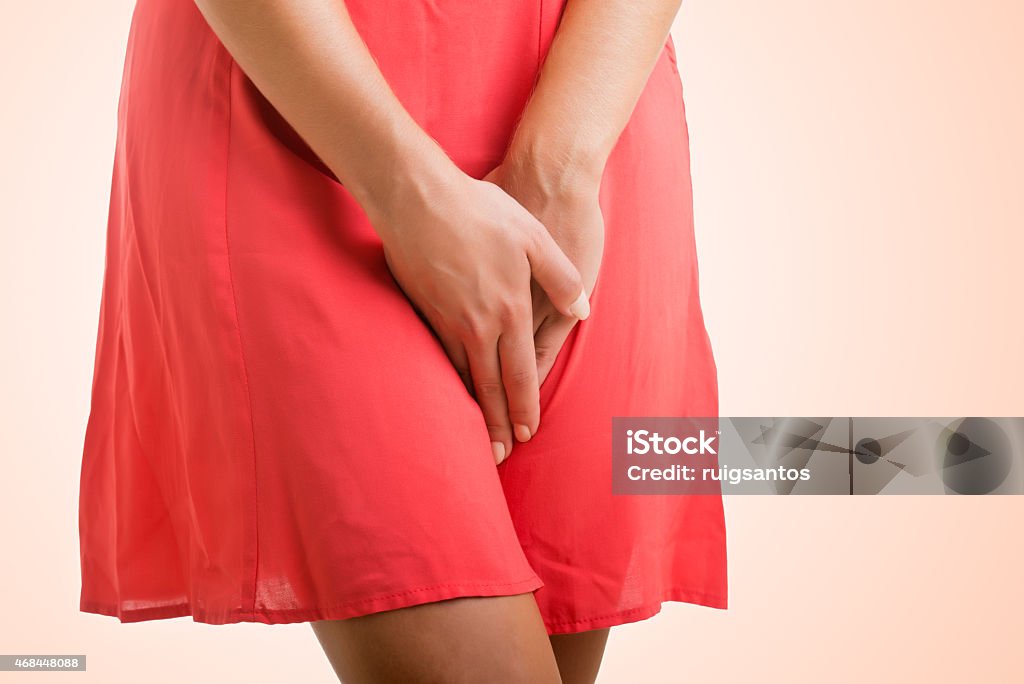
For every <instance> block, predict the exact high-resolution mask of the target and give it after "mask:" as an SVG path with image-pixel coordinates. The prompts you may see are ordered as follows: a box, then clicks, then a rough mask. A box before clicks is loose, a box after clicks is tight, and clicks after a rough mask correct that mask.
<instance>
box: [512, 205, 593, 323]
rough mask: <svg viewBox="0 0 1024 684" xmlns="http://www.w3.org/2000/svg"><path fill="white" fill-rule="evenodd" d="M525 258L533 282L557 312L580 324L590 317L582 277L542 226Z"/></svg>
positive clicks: (539, 227) (588, 303)
mask: <svg viewBox="0 0 1024 684" xmlns="http://www.w3.org/2000/svg"><path fill="white" fill-rule="evenodd" d="M526 256H527V258H528V259H529V260H530V270H531V271H532V272H533V278H534V279H535V280H536V281H537V284H538V285H540V287H541V289H543V290H544V292H545V293H546V294H547V296H548V298H549V299H550V300H551V303H552V304H554V306H555V308H556V309H558V311H559V312H561V313H562V314H563V315H565V316H569V317H570V318H578V319H580V320H584V319H585V318H586V317H587V316H589V315H590V300H589V299H588V297H587V292H586V289H585V288H584V287H583V277H582V276H581V275H580V272H579V271H578V270H577V269H576V267H575V266H574V265H573V263H572V261H570V260H569V257H567V256H566V255H565V252H563V251H562V249H561V248H560V247H559V246H558V243H556V242H555V240H554V238H552V237H551V234H550V233H548V231H547V229H546V228H544V226H543V225H540V226H538V229H537V239H536V240H534V241H533V244H532V246H531V247H530V250H529V251H528V252H527V255H526Z"/></svg>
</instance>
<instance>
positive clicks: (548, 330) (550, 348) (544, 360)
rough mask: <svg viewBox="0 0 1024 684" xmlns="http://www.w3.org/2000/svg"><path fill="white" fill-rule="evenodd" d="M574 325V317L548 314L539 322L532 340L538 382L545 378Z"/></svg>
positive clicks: (540, 382)
mask: <svg viewBox="0 0 1024 684" xmlns="http://www.w3.org/2000/svg"><path fill="white" fill-rule="evenodd" d="M575 325H576V321H575V320H574V319H572V318H566V317H565V316H549V317H547V318H545V319H544V321H543V322H542V323H541V325H540V328H539V329H538V330H537V334H536V335H535V336H534V341H533V344H534V355H535V358H536V364H537V380H538V383H539V384H543V383H544V381H545V380H546V379H547V377H548V373H550V372H551V369H552V368H553V367H554V365H555V359H557V358H558V352H559V351H561V350H562V346H563V345H564V344H565V341H566V340H567V339H568V338H569V333H571V332H572V329H573V326H575Z"/></svg>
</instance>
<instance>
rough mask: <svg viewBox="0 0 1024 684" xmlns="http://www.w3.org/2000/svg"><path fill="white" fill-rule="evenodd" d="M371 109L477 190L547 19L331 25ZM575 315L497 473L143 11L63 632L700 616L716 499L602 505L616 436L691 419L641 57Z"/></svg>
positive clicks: (712, 567)
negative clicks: (417, 616)
mask: <svg viewBox="0 0 1024 684" xmlns="http://www.w3.org/2000/svg"><path fill="white" fill-rule="evenodd" d="M347 4H348V6H349V8H350V12H351V14H352V17H353V21H354V22H355V23H356V26H357V28H358V29H359V31H360V32H361V34H362V35H363V37H364V39H365V40H366V42H367V44H368V46H369V49H370V51H371V52H372V53H373V55H374V56H375V58H376V59H377V62H378V64H379V66H380V68H381V70H382V71H383V73H384V75H385V77H386V78H387V80H388V82H389V83H390V84H391V86H392V88H393V89H394V91H395V93H396V95H397V96H398V98H399V99H400V100H401V102H402V103H403V104H404V105H405V107H406V108H407V109H408V110H409V111H410V113H411V114H412V116H413V117H414V118H415V119H416V121H417V122H418V123H419V124H420V125H421V126H422V127H423V128H424V129H425V130H426V131H427V132H428V133H429V134H430V135H432V136H433V137H434V138H435V139H436V140H437V141H438V142H439V143H440V144H441V145H442V147H443V148H444V149H445V150H446V151H447V152H448V154H449V155H450V156H451V158H452V159H453V161H454V162H455V163H456V164H457V165H458V166H459V167H460V168H462V169H463V170H464V171H465V172H466V173H468V174H471V175H473V176H474V177H477V178H482V177H483V176H484V175H485V174H486V173H487V172H488V171H490V170H491V169H492V168H493V167H494V166H495V165H497V164H498V163H499V162H500V160H501V157H502V152H503V151H504V149H505V145H506V143H507V142H508V139H509V136H510V134H511V133H512V131H513V128H514V125H515V123H516V118H517V116H518V115H519V113H520V112H521V111H522V108H523V106H524V104H525V103H526V101H527V98H528V96H529V93H530V89H531V87H532V85H533V82H534V78H535V76H536V74H537V70H538V68H539V66H540V63H541V60H542V58H543V56H544V54H545V52H546V50H547V49H548V46H549V45H550V42H551V40H552V37H553V36H554V32H555V30H556V27H557V24H558V21H559V18H560V15H561V11H562V8H563V5H564V2H560V1H556V0H548V1H546V2H545V1H543V0H526V1H523V0H496V1H493V2H475V1H471V0H448V1H447V2H416V1H414V0H403V1H402V2H398V1H383V0H349V1H348V3H347ZM601 206H602V209H603V212H604V216H605V220H606V248H605V256H604V262H603V265H602V268H601V273H600V276H599V279H598V284H597V286H596V288H595V290H594V292H593V293H592V298H591V307H592V313H591V316H590V318H589V319H588V320H586V321H583V322H581V323H580V324H579V325H577V327H576V328H575V329H574V331H573V333H572V334H571V335H570V337H569V339H568V341H567V342H566V344H565V346H564V347H563V349H562V350H561V352H560V354H559V355H558V358H557V361H556V363H555V366H554V369H553V370H552V372H551V374H550V376H549V377H548V379H547V380H546V382H545V383H544V384H543V385H542V387H541V408H542V420H541V428H540V430H539V431H538V433H537V435H536V436H535V437H534V438H533V439H532V440H531V441H530V442H528V443H525V444H518V445H516V447H515V449H514V450H513V452H512V454H511V456H510V457H509V459H507V460H506V461H505V462H504V463H503V464H502V465H501V466H498V467H495V465H494V461H493V458H492V456H491V447H490V440H489V439H488V435H487V431H486V428H485V425H484V420H483V417H482V414H481V412H480V409H479V407H478V406H477V405H476V403H475V402H474V400H473V399H472V398H471V397H470V395H469V394H468V393H467V392H466V391H465V389H464V388H463V386H462V383H461V380H460V378H459V376H458V374H457V373H456V372H455V370H454V369H453V367H452V365H451V364H450V362H449V361H448V359H447V357H446V356H445V354H444V352H443V350H442V348H441V347H440V345H439V343H438V342H437V341H436V339H435V338H434V337H433V335H432V334H431V332H430V331H429V329H428V328H427V327H425V325H424V323H423V322H422V321H421V319H420V318H419V317H418V316H417V315H416V313H415V311H414V310H413V309H412V307H411V306H410V304H409V303H408V302H407V300H406V299H405V297H404V296H403V294H402V293H401V291H400V290H399V289H398V288H397V286H396V285H395V283H394V281H393V279H392V278H391V277H390V275H389V273H388V270H387V266H386V263H385V260H384V257H383V252H382V249H381V243H380V240H379V238H378V237H377V236H376V234H375V233H374V231H373V230H372V228H371V227H370V225H369V223H368V222H367V220H366V217H365V215H364V213H363V212H362V210H361V209H360V207H359V206H358V205H357V204H356V202H355V201H354V200H353V198H352V197H351V196H350V195H349V194H348V192H347V191H346V189H345V188H343V187H342V186H341V185H340V184H339V183H338V182H337V181H336V180H335V179H334V177H333V176H332V174H331V173H330V171H329V170H327V168H326V167H325V166H324V165H323V164H322V163H321V162H320V161H319V159H318V158H317V157H316V155H314V154H313V153H312V152H311V151H310V149H309V148H308V147H307V146H306V145H305V144H304V143H303V141H302V139H301V138H300V137H299V136H298V135H297V134H296V133H295V132H294V131H293V130H292V129H291V128H290V127H289V126H288V125H287V124H286V123H285V121H284V120H283V119H282V118H281V116H280V115H279V114H278V113H277V112H276V110H275V109H274V108H273V107H272V106H270V104H269V103H268V102H267V101H266V100H265V99H264V98H263V97H262V96H261V94H260V93H259V92H258V91H257V90H256V88H255V87H254V86H253V84H252V83H251V81H250V80H249V79H248V78H247V77H246V75H245V74H244V73H243V72H242V70H241V69H240V68H239V67H238V65H237V64H236V63H235V62H234V61H233V60H232V58H231V56H230V55H229V54H228V52H227V51H226V50H225V48H224V47H223V45H222V44H221V43H220V42H219V41H218V40H217V38H216V36H215V35H214V33H213V32H212V31H211V29H210V28H209V27H208V25H207V24H206V23H205V21H204V19H203V17H202V15H201V14H200V13H199V11H198V9H197V8H196V7H195V5H194V3H192V2H183V1H182V0H139V2H138V4H137V6H136V8H135V13H134V16H133V19H132V25H131V33H130V38H129V42H128V51H127V56H126V61H125V68H124V75H123V84H122V90H121V96H120V101H119V108H118V137H117V146H116V156H115V159H114V168H113V183H112V190H111V196H110V213H109V223H108V232H107V253H106V261H105V276H104V283H103V295H102V304H101V309H100V318H99V330H98V337H97V348H96V357H95V367H94V379H93V385H92V404H91V412H90V415H89V421H88V427H87V430H86V434H85V444H84V454H83V463H82V470H81V491H80V494H81V496H80V502H79V504H80V508H79V532H80V549H81V572H82V586H81V603H80V608H81V610H82V611H86V612H91V613H100V614H104V615H112V616H116V617H118V618H119V619H120V620H122V621H124V622H129V621H139V620H152V619H158V618H170V617H176V616H185V615H190V616H192V618H193V619H194V620H196V621H199V622H206V623H211V624H223V623H231V622H240V621H253V622H264V623H284V622H299V621H312V620H323V619H341V618H347V617H353V616H357V615H364V614H367V613H372V612H377V611H383V610H389V609H395V608H401V607H405V606H410V605H414V604H420V603H425V602H431V601H438V600H442V599H446V598H452V597H459V596H494V595H504V594H517V593H524V592H531V591H535V592H536V593H535V596H536V599H537V601H538V603H539V605H540V608H541V611H542V614H543V617H544V620H545V624H546V626H547V628H548V630H549V632H550V633H568V632H578V631H583V630H588V629H596V628H601V627H606V626H610V625H615V624H620V623H625V622H632V621H636V620H640V619H643V618H647V617H650V616H652V615H654V614H655V613H656V612H658V610H659V609H660V606H661V603H662V602H663V601H683V602H688V603H694V604H702V605H706V606H712V607H717V608H725V607H726V595H727V591H726V586H727V585H726V537H725V523H724V517H723V510H722V500H721V497H720V496H709V495H695V496H672V495H658V496H613V494H612V485H611V472H610V462H611V424H612V417H613V416H658V415H664V416H685V415H695V416H714V415H716V414H717V410H718V396H717V380H716V369H715V363H714V359H713V355H712V350H711V346H710V344H709V339H708V335H707V333H706V331H705V325H704V320H703V317H702V314H701V307H700V300H699V295H698V274H697V259H696V254H695V248H694V234H693V219H692V206H691V186H690V175H689V150H688V141H687V129H686V122H685V118H684V109H683V100H682V93H681V85H680V81H679V74H678V71H677V70H676V65H675V59H674V54H673V47H672V43H671V40H670V41H669V42H667V43H666V45H665V49H664V50H663V52H662V54H661V57H660V59H659V60H658V62H657V66H656V67H655V69H654V71H653V73H652V75H651V77H650V80H649V82H648V84H647V87H646V89H645V90H644V92H643V95H642V97H641V99H640V101H639V103H638V105H637V107H636V110H635V112H634V113H633V116H632V118H631V120H630V122H629V124H628V126H627V128H626V129H625V131H624V132H623V134H622V137H621V139H620V140H619V142H618V145H617V146H616V148H615V150H614V152H613V153H612V155H611V158H610V160H609V162H608V165H607V171H606V173H605V176H604V180H603V185H602V189H601Z"/></svg>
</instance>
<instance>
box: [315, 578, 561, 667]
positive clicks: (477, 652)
mask: <svg viewBox="0 0 1024 684" xmlns="http://www.w3.org/2000/svg"><path fill="white" fill-rule="evenodd" d="M310 624H311V625H312V627H313V631H314V632H315V634H316V636H317V639H319V641H320V644H321V646H322V647H323V649H324V652H325V653H326V654H327V657H328V659H329V660H330V662H331V665H332V667H333V668H334V671H335V672H336V673H337V675H338V677H339V678H340V680H341V681H342V682H343V683H344V684H387V683H390V682H402V683H407V684H416V683H418V682H437V683H441V682H443V683H444V684H449V683H451V684H461V683H462V682H467V683H469V682H473V683H476V682H493V683H494V684H513V683H514V684H519V683H520V682H522V683H530V684H547V683H551V684H557V683H558V682H560V681H561V679H560V678H559V673H558V665H557V664H556V661H555V656H554V652H553V651H552V646H551V642H550V641H549V640H548V636H547V632H546V630H545V629H544V624H543V621H542V620H541V616H540V612H539V610H538V608H537V602H536V601H535V600H534V598H533V594H531V593H526V594H519V595H515V596H497V597H487V598H476V597H473V598H458V599H452V600H447V601H438V602H435V603H426V604H422V605H418V606H412V607H409V608H402V609H399V610H392V611H385V612H381V613H374V614H371V615H366V616H362V617H357V618H351V619H348V620H321V621H317V622H312V623H310Z"/></svg>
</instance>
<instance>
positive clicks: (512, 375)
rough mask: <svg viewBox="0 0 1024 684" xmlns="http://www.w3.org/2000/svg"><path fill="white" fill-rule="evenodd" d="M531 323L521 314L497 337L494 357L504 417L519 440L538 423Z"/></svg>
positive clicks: (535, 429)
mask: <svg viewBox="0 0 1024 684" xmlns="http://www.w3.org/2000/svg"><path fill="white" fill-rule="evenodd" d="M531 327H532V321H531V319H530V318H528V317H527V316H525V315H524V316H522V317H521V318H520V319H519V320H517V321H516V322H515V323H514V327H513V328H512V329H511V330H509V331H507V332H505V333H503V334H502V335H501V337H499V338H498V358H499V362H500V364H501V380H502V383H503V384H504V385H505V399H506V401H507V402H508V417H509V420H510V421H511V422H512V433H513V434H514V435H515V437H516V439H517V440H518V441H520V442H527V441H529V440H530V438H531V437H533V435H534V434H535V433H536V432H537V428H538V426H539V424H540V389H539V382H538V381H537V358H536V356H535V355H534V351H533V333H532V332H531V331H530V328H531Z"/></svg>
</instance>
